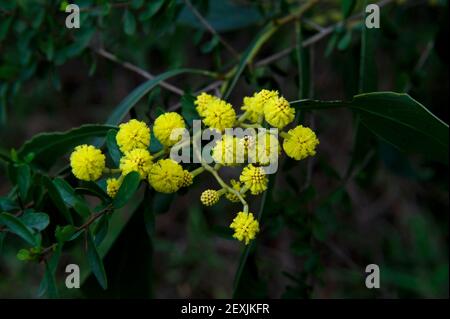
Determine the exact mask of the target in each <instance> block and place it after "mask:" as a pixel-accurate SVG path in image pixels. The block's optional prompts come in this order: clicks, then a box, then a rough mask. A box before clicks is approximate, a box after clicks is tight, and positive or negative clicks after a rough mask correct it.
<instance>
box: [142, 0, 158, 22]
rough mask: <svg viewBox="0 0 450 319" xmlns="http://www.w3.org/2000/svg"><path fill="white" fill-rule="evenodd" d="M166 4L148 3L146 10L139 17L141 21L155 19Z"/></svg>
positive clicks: (155, 0)
mask: <svg viewBox="0 0 450 319" xmlns="http://www.w3.org/2000/svg"><path fill="white" fill-rule="evenodd" d="M163 4H164V0H153V1H150V2H149V3H147V7H146V9H145V10H144V11H143V12H142V13H141V15H140V16H139V20H140V21H146V20H148V19H150V18H151V17H153V16H154V15H155V14H156V13H157V12H158V11H159V9H161V7H162V5H163Z"/></svg>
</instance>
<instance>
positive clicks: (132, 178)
mask: <svg viewBox="0 0 450 319" xmlns="http://www.w3.org/2000/svg"><path fill="white" fill-rule="evenodd" d="M139 182H140V176H139V173H137V172H131V173H129V174H128V175H127V176H125V177H124V179H123V182H122V184H121V185H120V188H119V191H118V192H117V195H116V197H114V201H113V206H114V208H120V207H122V206H124V205H125V204H126V203H127V202H128V200H129V199H130V198H131V197H132V196H133V195H134V193H135V192H136V190H137V189H138V187H139Z"/></svg>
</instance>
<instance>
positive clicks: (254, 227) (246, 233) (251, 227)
mask: <svg viewBox="0 0 450 319" xmlns="http://www.w3.org/2000/svg"><path fill="white" fill-rule="evenodd" d="M230 228H231V229H233V230H234V234H233V237H234V238H236V239H237V240H239V241H242V242H244V243H245V244H246V245H248V243H249V242H250V240H252V239H254V238H255V237H256V234H257V233H258V232H259V223H258V221H257V220H256V219H255V217H254V216H253V214H252V213H245V212H239V213H238V214H237V216H236V217H235V218H234V219H233V222H232V223H231V224H230Z"/></svg>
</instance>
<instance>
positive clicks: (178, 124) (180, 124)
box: [153, 112, 186, 146]
mask: <svg viewBox="0 0 450 319" xmlns="http://www.w3.org/2000/svg"><path fill="white" fill-rule="evenodd" d="M185 127H186V125H185V123H184V120H183V117H182V116H181V115H180V114H178V113H175V112H169V113H164V114H162V115H160V116H158V117H157V118H156V120H155V124H154V126H153V133H154V134H155V137H156V138H157V139H158V140H159V141H160V142H161V144H162V145H164V146H173V145H175V144H176V143H177V142H178V141H179V140H180V139H181V138H182V136H181V135H180V136H178V137H177V138H174V139H171V138H170V136H171V134H172V131H173V130H176V129H184V128H185ZM174 133H175V132H174Z"/></svg>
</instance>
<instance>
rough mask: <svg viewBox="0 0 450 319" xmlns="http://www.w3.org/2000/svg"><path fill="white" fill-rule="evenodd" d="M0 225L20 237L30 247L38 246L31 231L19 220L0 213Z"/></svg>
mask: <svg viewBox="0 0 450 319" xmlns="http://www.w3.org/2000/svg"><path fill="white" fill-rule="evenodd" d="M0 224H3V225H5V226H6V227H8V229H9V230H10V231H11V232H13V233H14V234H16V235H18V236H19V237H21V238H22V239H23V240H25V241H26V242H28V243H29V244H30V245H33V246H38V245H39V241H38V239H37V237H36V236H35V235H34V234H33V231H32V230H31V229H30V228H29V227H28V226H27V225H25V224H24V223H23V221H21V220H20V219H19V218H17V217H16V216H14V215H11V214H9V213H0Z"/></svg>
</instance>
